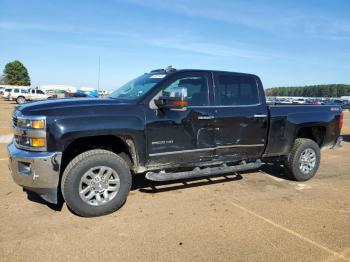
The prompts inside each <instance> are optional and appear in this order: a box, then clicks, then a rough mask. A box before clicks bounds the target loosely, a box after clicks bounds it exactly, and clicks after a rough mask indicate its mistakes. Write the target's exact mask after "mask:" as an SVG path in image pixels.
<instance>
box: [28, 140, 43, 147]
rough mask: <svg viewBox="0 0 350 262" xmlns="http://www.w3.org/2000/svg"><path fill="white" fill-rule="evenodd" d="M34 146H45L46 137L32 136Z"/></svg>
mask: <svg viewBox="0 0 350 262" xmlns="http://www.w3.org/2000/svg"><path fill="white" fill-rule="evenodd" d="M30 142H31V145H32V147H44V146H45V138H31V139H30Z"/></svg>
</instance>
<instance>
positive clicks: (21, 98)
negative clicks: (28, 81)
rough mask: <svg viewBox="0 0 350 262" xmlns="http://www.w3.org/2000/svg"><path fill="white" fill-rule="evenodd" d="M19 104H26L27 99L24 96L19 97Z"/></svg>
mask: <svg viewBox="0 0 350 262" xmlns="http://www.w3.org/2000/svg"><path fill="white" fill-rule="evenodd" d="M16 102H17V104H24V103H25V102H26V99H25V98H24V97H23V96H19V97H17V99H16Z"/></svg>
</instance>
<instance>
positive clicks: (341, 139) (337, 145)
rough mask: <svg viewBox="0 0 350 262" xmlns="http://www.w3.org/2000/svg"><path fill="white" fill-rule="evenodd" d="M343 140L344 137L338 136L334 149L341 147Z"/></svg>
mask: <svg viewBox="0 0 350 262" xmlns="http://www.w3.org/2000/svg"><path fill="white" fill-rule="evenodd" d="M341 142H343V137H342V136H338V137H337V139H336V140H335V143H334V145H333V147H332V149H337V148H339V147H341Z"/></svg>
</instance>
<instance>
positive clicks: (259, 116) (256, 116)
mask: <svg viewBox="0 0 350 262" xmlns="http://www.w3.org/2000/svg"><path fill="white" fill-rule="evenodd" d="M254 117H255V118H265V117H267V115H260V114H256V115H254Z"/></svg>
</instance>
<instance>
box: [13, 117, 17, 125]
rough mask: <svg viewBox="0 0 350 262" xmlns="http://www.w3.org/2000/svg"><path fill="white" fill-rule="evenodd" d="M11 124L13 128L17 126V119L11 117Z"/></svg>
mask: <svg viewBox="0 0 350 262" xmlns="http://www.w3.org/2000/svg"><path fill="white" fill-rule="evenodd" d="M12 123H13V126H14V127H16V126H17V117H12Z"/></svg>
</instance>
